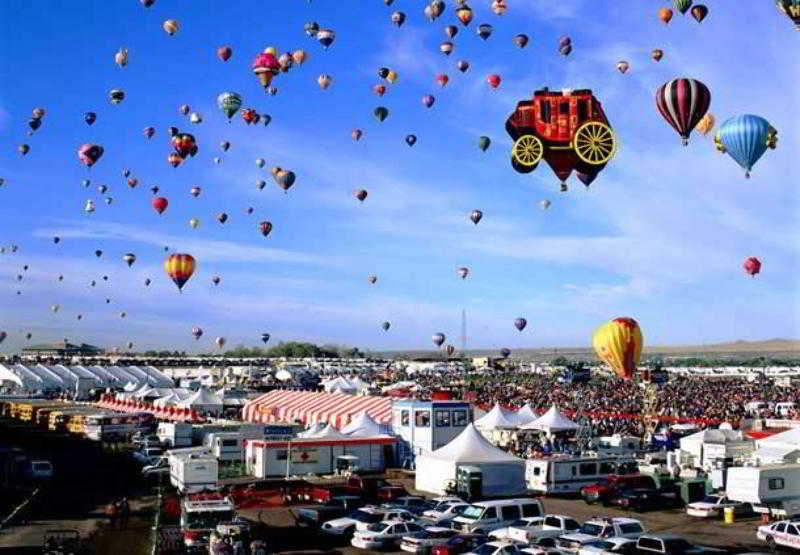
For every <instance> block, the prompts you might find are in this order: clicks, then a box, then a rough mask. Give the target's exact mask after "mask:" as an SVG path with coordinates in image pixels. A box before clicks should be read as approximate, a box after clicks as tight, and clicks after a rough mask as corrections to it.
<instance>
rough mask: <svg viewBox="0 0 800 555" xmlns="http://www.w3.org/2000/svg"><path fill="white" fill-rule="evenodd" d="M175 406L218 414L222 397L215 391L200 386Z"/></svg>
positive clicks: (220, 409)
mask: <svg viewBox="0 0 800 555" xmlns="http://www.w3.org/2000/svg"><path fill="white" fill-rule="evenodd" d="M176 406H177V407H178V408H180V409H191V410H194V411H198V412H210V413H213V414H219V413H220V412H222V399H220V397H219V395H217V394H216V393H214V392H212V391H209V390H208V389H205V388H202V387H201V388H200V389H198V390H197V391H196V392H195V393H194V394H193V395H191V396H189V397H187V398H186V399H184V400H183V401H180V402H179V403H176Z"/></svg>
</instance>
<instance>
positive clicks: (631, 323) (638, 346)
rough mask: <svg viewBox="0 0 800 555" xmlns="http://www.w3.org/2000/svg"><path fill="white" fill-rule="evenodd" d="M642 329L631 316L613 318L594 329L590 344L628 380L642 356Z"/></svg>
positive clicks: (621, 376)
mask: <svg viewBox="0 0 800 555" xmlns="http://www.w3.org/2000/svg"><path fill="white" fill-rule="evenodd" d="M643 343H644V340H643V338H642V330H641V328H639V324H638V323H637V322H636V320H634V319H633V318H614V319H613V320H611V321H610V322H607V323H605V324H603V325H602V326H600V327H599V328H597V329H596V330H594V334H593V335H592V346H593V347H594V351H595V353H597V356H598V358H600V359H601V360H603V361H605V362H607V363H608V364H609V366H611V369H612V370H613V371H614V373H615V374H616V375H617V376H619V377H620V378H622V379H625V380H630V379H632V378H633V374H634V372H636V365H637V364H639V360H640V359H641V357H642V344H643Z"/></svg>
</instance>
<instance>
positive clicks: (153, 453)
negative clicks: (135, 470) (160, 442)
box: [133, 447, 164, 466]
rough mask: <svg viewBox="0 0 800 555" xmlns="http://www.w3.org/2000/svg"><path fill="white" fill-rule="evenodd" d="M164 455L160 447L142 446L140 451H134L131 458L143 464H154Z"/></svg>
mask: <svg viewBox="0 0 800 555" xmlns="http://www.w3.org/2000/svg"><path fill="white" fill-rule="evenodd" d="M163 455H164V450H163V449H162V448H161V447H143V448H142V449H141V451H136V452H135V453H134V454H133V458H134V459H135V460H136V462H138V463H140V464H142V465H143V466H149V465H152V464H155V463H156V462H157V461H158V459H159V458H161V457H162V456H163Z"/></svg>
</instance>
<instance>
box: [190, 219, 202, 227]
mask: <svg viewBox="0 0 800 555" xmlns="http://www.w3.org/2000/svg"><path fill="white" fill-rule="evenodd" d="M199 225H200V220H198V219H197V218H191V219H190V220H189V226H191V228H192V229H197V227H198V226H199Z"/></svg>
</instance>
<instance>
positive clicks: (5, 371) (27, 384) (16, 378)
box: [0, 364, 39, 390]
mask: <svg viewBox="0 0 800 555" xmlns="http://www.w3.org/2000/svg"><path fill="white" fill-rule="evenodd" d="M2 382H12V383H15V384H17V386H19V387H21V388H24V389H31V390H32V389H37V388H38V387H39V381H38V380H35V379H33V378H31V377H30V376H23V375H20V374H18V373H16V372H14V371H13V370H11V369H10V368H8V367H7V366H5V365H3V364H0V384H2Z"/></svg>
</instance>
